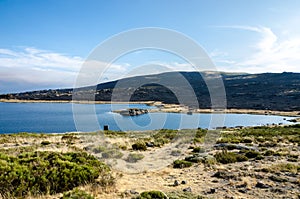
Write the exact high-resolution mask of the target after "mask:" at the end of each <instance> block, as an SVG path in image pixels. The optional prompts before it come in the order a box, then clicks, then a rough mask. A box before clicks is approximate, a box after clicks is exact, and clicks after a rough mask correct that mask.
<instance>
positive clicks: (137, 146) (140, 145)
mask: <svg viewBox="0 0 300 199" xmlns="http://www.w3.org/2000/svg"><path fill="white" fill-rule="evenodd" d="M132 149H133V150H136V151H146V150H147V145H146V143H145V142H144V141H141V140H138V141H137V142H136V143H134V144H133V145H132Z"/></svg>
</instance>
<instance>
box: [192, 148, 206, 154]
mask: <svg viewBox="0 0 300 199" xmlns="http://www.w3.org/2000/svg"><path fill="white" fill-rule="evenodd" d="M204 152H205V150H204V149H203V148H202V147H195V148H194V149H193V153H204Z"/></svg>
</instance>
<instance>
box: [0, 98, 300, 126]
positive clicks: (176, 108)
mask: <svg viewBox="0 0 300 199" xmlns="http://www.w3.org/2000/svg"><path fill="white" fill-rule="evenodd" d="M0 102H2V103H74V104H146V105H148V106H156V107H157V109H150V110H149V112H165V113H187V114H193V113H212V114H213V113H216V114H218V113H219V114H220V113H225V114H226V113H234V114H255V115H277V116H286V117H297V119H299V120H298V121H300V111H277V110H256V109H237V108H230V109H224V110H222V109H220V110H214V109H190V108H189V107H187V106H183V105H178V104H164V103H162V102H158V101H135V102H132V101H131V102H122V101H120V102H117V101H70V100H17V99H10V100H7V99H0Z"/></svg>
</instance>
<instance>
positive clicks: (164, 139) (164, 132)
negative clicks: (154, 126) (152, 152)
mask: <svg viewBox="0 0 300 199" xmlns="http://www.w3.org/2000/svg"><path fill="white" fill-rule="evenodd" d="M177 135H178V130H172V129H161V130H159V132H158V133H156V134H154V135H153V139H154V146H157V147H161V146H163V145H164V144H168V143H170V142H171V141H172V140H173V139H175V137H176V136H177Z"/></svg>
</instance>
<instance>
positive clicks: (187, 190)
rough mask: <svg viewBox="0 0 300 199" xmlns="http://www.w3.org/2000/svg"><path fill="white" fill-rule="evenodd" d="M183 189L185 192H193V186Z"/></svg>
mask: <svg viewBox="0 0 300 199" xmlns="http://www.w3.org/2000/svg"><path fill="white" fill-rule="evenodd" d="M182 191H183V192H192V188H191V187H187V188H184V189H183V190H182Z"/></svg>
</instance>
